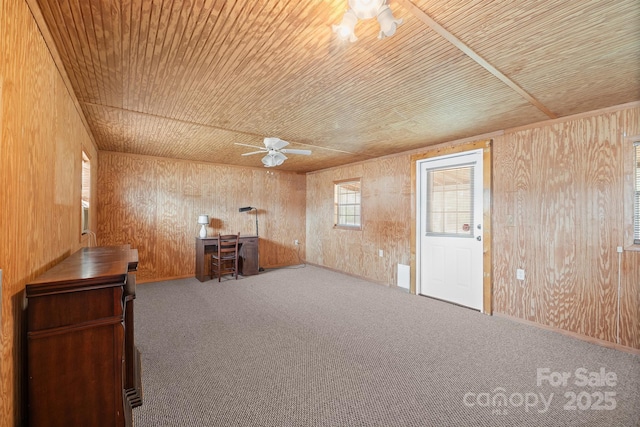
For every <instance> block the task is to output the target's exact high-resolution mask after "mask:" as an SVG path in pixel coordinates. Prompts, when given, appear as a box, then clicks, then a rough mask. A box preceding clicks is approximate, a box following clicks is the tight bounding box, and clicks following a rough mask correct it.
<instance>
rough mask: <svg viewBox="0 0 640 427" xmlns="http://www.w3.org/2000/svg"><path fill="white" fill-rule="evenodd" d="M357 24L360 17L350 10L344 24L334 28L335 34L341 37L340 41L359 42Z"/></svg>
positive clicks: (344, 17)
mask: <svg viewBox="0 0 640 427" xmlns="http://www.w3.org/2000/svg"><path fill="white" fill-rule="evenodd" d="M357 22H358V17H357V16H356V14H355V13H354V12H353V11H352V10H351V9H349V10H347V11H346V12H345V14H344V16H343V17H342V22H341V23H340V25H334V26H333V32H334V33H336V34H338V37H340V39H342V40H349V41H350V42H352V43H353V42H355V41H356V40H358V38H357V37H356V35H355V32H354V29H355V26H356V23H357Z"/></svg>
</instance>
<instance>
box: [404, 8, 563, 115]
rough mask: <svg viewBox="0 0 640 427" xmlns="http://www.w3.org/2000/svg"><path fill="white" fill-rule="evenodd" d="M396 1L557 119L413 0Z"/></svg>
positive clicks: (537, 106)
mask: <svg viewBox="0 0 640 427" xmlns="http://www.w3.org/2000/svg"><path fill="white" fill-rule="evenodd" d="M396 1H397V2H398V3H400V4H401V5H402V6H403V7H404V8H405V9H408V10H409V11H410V12H411V13H412V14H413V15H415V17H416V18H418V19H419V20H420V21H422V22H423V23H424V24H426V25H427V26H428V27H430V28H431V29H432V30H433V31H435V32H436V33H438V34H439V35H440V36H441V37H442V38H444V39H445V40H447V41H448V42H449V43H451V44H452V45H453V46H455V47H456V48H458V49H459V50H460V51H462V53H464V54H465V55H467V56H468V57H469V58H471V59H472V60H473V61H475V62H476V63H477V64H478V65H480V66H481V67H482V68H484V69H485V70H487V71H489V73H491V74H493V75H494V76H495V77H497V78H498V79H499V80H500V81H502V82H503V83H504V84H506V85H507V86H509V87H510V88H511V89H513V90H514V91H515V92H517V93H518V94H519V95H520V96H521V97H523V98H524V99H526V100H527V101H529V103H531V104H532V105H533V106H535V107H536V108H538V109H539V110H540V111H542V112H543V113H544V114H546V115H547V116H549V118H551V119H557V118H558V116H557V115H556V114H555V113H554V112H553V111H551V110H550V109H548V108H547V107H546V106H545V105H544V104H542V103H541V102H540V101H538V100H537V99H536V98H534V97H533V96H532V95H531V94H530V93H529V92H527V91H526V90H524V89H523V88H521V87H520V86H519V85H518V84H517V83H515V82H514V81H513V80H511V79H510V78H509V77H507V76H506V75H504V74H503V73H502V72H500V71H499V70H498V69H497V68H495V67H494V66H493V65H491V64H490V63H489V62H488V61H487V60H485V59H484V58H483V57H481V56H480V55H478V54H477V53H476V52H475V51H474V50H473V49H471V48H470V47H469V46H467V45H466V44H465V43H464V42H462V41H461V40H460V39H459V38H457V37H456V36H454V35H453V34H451V33H450V32H449V31H447V30H446V29H445V28H444V27H443V26H442V25H440V24H438V23H437V22H436V21H435V20H434V19H433V18H431V17H430V16H429V15H428V14H427V13H425V12H424V11H423V10H422V9H420V8H419V7H418V6H416V5H415V4H413V2H412V1H411V0H396Z"/></svg>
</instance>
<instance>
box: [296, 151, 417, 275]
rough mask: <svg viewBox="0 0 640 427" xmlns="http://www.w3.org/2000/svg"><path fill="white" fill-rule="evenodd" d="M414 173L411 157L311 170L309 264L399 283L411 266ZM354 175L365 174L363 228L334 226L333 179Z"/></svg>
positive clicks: (362, 175) (308, 178)
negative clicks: (402, 268)
mask: <svg viewBox="0 0 640 427" xmlns="http://www.w3.org/2000/svg"><path fill="white" fill-rule="evenodd" d="M410 176H411V175H410V163H409V157H408V156H407V155H400V156H393V157H389V158H385V159H381V160H379V161H372V162H364V163H358V164H354V165H350V166H345V167H341V168H332V169H328V170H326V171H321V172H315V173H310V174H307V239H308V240H307V242H308V243H307V259H308V260H309V262H311V263H314V264H318V265H322V266H325V267H328V268H332V269H335V270H340V271H344V272H346V273H349V274H353V275H357V276H361V277H366V278H368V279H370V280H373V281H376V282H379V283H383V284H386V285H393V286H395V285H396V283H397V277H396V272H397V268H396V267H397V264H398V263H400V264H405V265H406V264H409V255H410V252H409V241H408V239H407V237H408V236H409V233H410V229H411V221H410V212H409V210H408V209H407V208H406V206H407V203H408V202H409V200H410V190H411V185H410ZM349 178H361V183H362V190H361V191H362V229H361V230H344V229H334V228H333V191H334V181H339V180H344V179H349ZM312 236H313V237H312ZM380 249H382V250H383V253H384V256H383V257H380V256H379V255H378V250H380Z"/></svg>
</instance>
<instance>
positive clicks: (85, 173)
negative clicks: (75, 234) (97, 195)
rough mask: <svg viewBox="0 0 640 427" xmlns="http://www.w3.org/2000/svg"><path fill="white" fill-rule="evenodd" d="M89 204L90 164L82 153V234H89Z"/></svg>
mask: <svg viewBox="0 0 640 427" xmlns="http://www.w3.org/2000/svg"><path fill="white" fill-rule="evenodd" d="M90 203H91V162H90V161H89V156H87V153H85V152H84V151H83V152H82V201H81V205H82V216H81V219H80V221H81V224H82V234H86V233H88V232H89V206H90Z"/></svg>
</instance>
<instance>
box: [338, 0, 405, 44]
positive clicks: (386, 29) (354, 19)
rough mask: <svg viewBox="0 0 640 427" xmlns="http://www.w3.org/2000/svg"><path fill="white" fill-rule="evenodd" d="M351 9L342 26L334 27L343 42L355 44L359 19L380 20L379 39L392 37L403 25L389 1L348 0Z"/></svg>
mask: <svg viewBox="0 0 640 427" xmlns="http://www.w3.org/2000/svg"><path fill="white" fill-rule="evenodd" d="M348 3H349V9H348V10H347V11H346V12H345V13H344V16H343V17H342V22H341V23H340V25H333V32H334V33H336V34H338V37H339V38H340V39H342V40H345V41H346V40H349V41H350V42H352V43H353V42H355V41H356V40H358V38H357V37H356V36H355V27H356V24H357V23H358V19H371V18H376V17H377V19H378V24H379V25H380V33H379V34H378V38H379V39H383V38H385V37H391V36H392V35H394V34H395V33H396V29H397V28H398V26H399V25H400V24H402V19H395V18H394V17H393V12H392V11H391V8H389V6H387V0H348Z"/></svg>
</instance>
